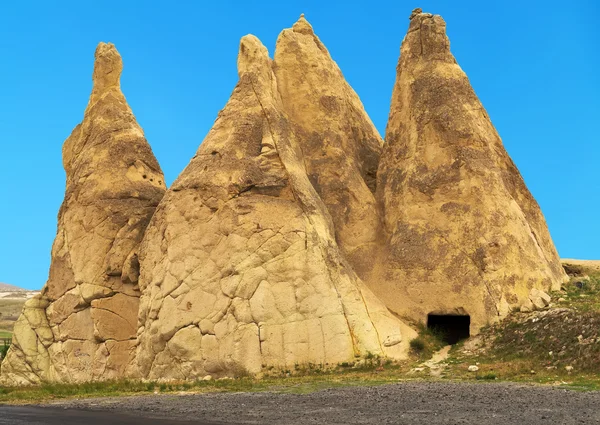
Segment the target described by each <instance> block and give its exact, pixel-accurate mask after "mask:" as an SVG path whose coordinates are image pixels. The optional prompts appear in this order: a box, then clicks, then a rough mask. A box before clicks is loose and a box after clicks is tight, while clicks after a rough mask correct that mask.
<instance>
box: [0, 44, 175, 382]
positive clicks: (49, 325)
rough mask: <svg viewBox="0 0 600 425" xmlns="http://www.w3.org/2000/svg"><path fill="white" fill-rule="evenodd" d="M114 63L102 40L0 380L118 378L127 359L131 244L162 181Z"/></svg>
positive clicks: (133, 307)
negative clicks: (30, 291) (49, 243)
mask: <svg viewBox="0 0 600 425" xmlns="http://www.w3.org/2000/svg"><path fill="white" fill-rule="evenodd" d="M121 70H122V61H121V57H120V56H119V53H118V52H117V50H116V49H115V47H114V46H113V45H112V44H104V43H100V45H99V46H98V48H97V49H96V61H95V65H94V75H93V84H94V85H93V91H92V95H91V97H90V101H89V104H88V106H87V108H86V111H85V114H84V119H83V122H82V123H81V124H79V125H78V126H77V127H76V128H75V129H74V130H73V132H72V134H71V136H70V137H69V138H68V139H67V140H66V141H65V143H64V146H63V165H64V168H65V171H66V175H67V183H66V193H65V199H64V202H63V204H62V206H61V209H60V212H59V216H58V232H57V236H56V239H55V241H54V245H53V247H52V262H51V266H50V276H49V279H48V282H47V283H46V285H45V286H44V288H43V290H42V292H41V295H39V296H38V297H35V298H33V299H31V300H29V301H27V303H26V304H25V307H24V309H23V313H22V315H21V317H20V318H19V320H18V321H17V323H16V325H15V333H14V338H13V345H12V347H11V348H10V350H9V352H8V355H7V357H6V359H5V360H4V361H3V363H2V369H1V380H2V382H3V383H8V384H24V383H36V382H40V381H58V382H81V381H89V380H95V379H117V378H121V377H122V376H123V375H124V374H125V372H126V368H127V367H128V365H130V364H131V362H132V360H133V355H134V354H135V350H134V349H133V348H134V343H135V337H136V330H137V312H138V304H139V288H138V285H137V281H138V275H139V262H138V245H139V243H140V241H141V239H142V236H143V233H144V230H145V228H146V226H147V224H148V221H149V220H150V217H151V216H152V214H153V213H154V210H155V208H156V206H157V205H158V202H159V201H160V199H161V198H162V196H163V195H164V192H165V183H164V179H163V175H162V172H161V169H160V167H159V165H158V162H157V161H156V159H155V157H154V155H153V154H152V150H151V149H150V146H149V145H148V143H147V142H146V139H145V138H144V133H143V131H142V129H141V128H140V126H139V125H138V124H137V122H136V120H135V117H134V115H133V113H132V112H131V109H130V108H129V106H128V105H127V102H126V100H125V97H124V96H123V94H122V92H121V89H120V85H119V78H120V75H121Z"/></svg>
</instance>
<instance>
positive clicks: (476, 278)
mask: <svg viewBox="0 0 600 425" xmlns="http://www.w3.org/2000/svg"><path fill="white" fill-rule="evenodd" d="M376 200H377V203H378V204H379V205H380V208H381V210H380V214H381V216H382V219H383V228H382V232H381V240H380V246H381V251H380V253H378V254H377V255H375V256H374V257H373V258H374V260H373V261H374V262H375V265H374V266H373V267H372V270H371V271H370V273H368V276H366V277H364V280H365V282H366V283H367V284H368V285H369V287H370V288H371V289H373V291H374V292H375V294H376V295H377V296H378V297H379V298H380V299H381V300H383V301H384V302H385V304H386V306H387V307H388V308H389V309H390V310H391V311H393V312H394V313H396V314H397V315H399V316H401V317H407V318H409V319H412V320H414V321H417V322H423V323H424V322H426V320H427V316H428V314H437V315H445V314H467V315H469V316H470V318H471V321H470V327H471V334H475V333H477V332H478V330H479V329H480V328H481V327H482V326H484V325H487V324H490V323H493V322H495V321H497V320H499V319H501V318H503V317H505V316H506V315H507V314H508V313H509V312H510V311H511V310H518V309H519V308H520V306H521V305H523V304H524V303H525V302H526V301H527V300H528V298H529V293H530V290H531V289H532V288H535V289H537V290H540V291H549V290H556V289H559V288H560V284H561V283H562V282H564V281H565V280H566V279H567V277H566V275H565V273H564V271H563V268H562V266H561V263H560V260H559V257H558V254H557V252H556V249H555V247H554V244H553V242H552V239H551V237H550V234H549V232H548V228H547V225H546V222H545V219H544V217H543V215H542V213H541V211H540V208H539V206H538V204H537V202H536V201H535V199H534V198H533V196H532V195H531V193H530V192H529V191H528V189H527V187H526V186H525V183H524V182H523V179H522V177H521V175H520V174H519V171H518V170H517V168H516V166H515V165H514V163H513V162H512V160H511V159H510V157H509V155H508V154H507V152H506V150H505V149H504V147H503V145H502V141H501V139H500V137H499V135H498V133H497V132H496V129H495V128H494V127H493V125H492V123H491V121H490V118H489V116H488V114H487V112H486V111H485V109H484V108H483V105H482V104H481V102H480V101H479V99H478V98H477V95H476V94H475V92H474V91H473V88H472V87H471V85H470V83H469V80H468V78H467V76H466V75H465V73H464V72H463V71H462V69H461V68H460V67H459V65H458V64H457V63H456V60H455V58H454V56H453V55H452V53H451V52H450V42H449V40H448V37H447V36H446V23H445V22H444V20H443V19H442V18H441V17H440V16H438V15H435V16H434V15H431V14H427V13H420V11H419V10H416V11H415V12H413V14H412V15H411V21H410V25H409V29H408V32H407V34H406V37H405V38H404V41H403V42H402V47H401V51H400V59H399V62H398V67H397V76H396V83H395V86H394V91H393V95H392V103H391V108H390V115H389V121H388V125H387V129H386V135H385V144H384V149H383V152H382V155H381V158H380V162H379V168H378V172H377V191H376Z"/></svg>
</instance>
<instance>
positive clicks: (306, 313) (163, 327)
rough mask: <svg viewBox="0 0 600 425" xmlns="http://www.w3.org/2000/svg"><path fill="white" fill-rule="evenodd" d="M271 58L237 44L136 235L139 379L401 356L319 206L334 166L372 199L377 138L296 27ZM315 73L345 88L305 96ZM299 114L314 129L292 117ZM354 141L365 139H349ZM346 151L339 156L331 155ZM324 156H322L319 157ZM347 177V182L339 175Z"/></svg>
mask: <svg viewBox="0 0 600 425" xmlns="http://www.w3.org/2000/svg"><path fill="white" fill-rule="evenodd" d="M277 49H278V51H277V52H276V54H275V58H276V64H273V63H272V61H271V59H269V57H268V53H267V50H266V48H265V47H264V46H263V45H262V44H261V43H260V42H259V41H258V39H256V38H255V37H253V36H246V37H244V38H243V39H242V41H241V44H240V50H239V56H238V72H239V77H240V79H239V82H238V84H237V86H236V87H235V89H234V91H233V94H232V95H231V98H230V100H229V102H228V103H227V105H226V106H225V108H224V109H223V110H222V111H221V112H220V113H219V116H218V118H217V120H216V122H215V125H214V127H213V128H212V129H211V130H210V132H209V134H208V135H207V137H206V139H205V140H204V141H203V142H202V145H201V146H200V148H199V150H198V152H197V154H196V156H195V157H194V158H193V159H192V161H191V163H190V164H189V165H188V167H187V168H186V169H185V170H184V172H183V173H182V174H181V175H180V176H179V178H178V179H177V180H176V181H175V182H174V183H173V186H172V187H171V188H170V190H169V191H168V192H167V194H166V196H165V197H164V199H163V200H162V202H161V203H160V205H159V207H158V208H157V211H156V214H155V216H154V217H153V219H152V221H151V223H150V225H149V226H148V230H147V232H146V235H145V237H144V241H143V244H142V256H141V267H142V268H141V277H140V287H141V289H142V298H141V304H140V329H139V331H138V335H139V347H138V356H137V361H138V365H139V368H140V375H141V376H142V377H147V378H151V379H156V378H167V379H181V378H194V377H202V376H203V375H207V374H208V375H212V376H215V377H218V376H225V375H229V376H231V375H236V374H240V373H246V372H250V373H256V372H260V371H261V368H262V367H263V366H282V367H283V366H287V367H289V366H292V365H294V364H296V363H300V364H302V363H308V362H312V363H323V364H336V363H338V362H342V361H352V360H354V359H355V358H356V356H363V355H366V354H367V353H369V352H370V353H374V354H379V355H384V356H388V357H392V358H401V357H402V356H403V355H405V354H406V352H407V343H408V341H409V340H410V338H411V337H412V336H413V335H414V332H413V331H411V330H410V329H409V328H407V327H405V326H404V325H403V324H402V323H401V322H400V321H398V320H397V319H396V318H394V317H393V316H392V315H391V314H390V313H389V312H388V311H387V309H386V308H385V307H384V305H383V303H381V302H380V301H379V300H377V299H376V298H375V297H374V296H373V294H372V293H371V291H370V290H368V289H367V288H366V287H365V286H364V284H363V283H362V282H361V280H360V279H359V278H358V276H357V275H356V274H355V273H354V271H353V270H352V267H351V266H350V264H349V263H348V262H347V261H346V260H345V258H344V256H343V253H342V250H341V249H340V247H339V245H338V243H337V242H336V227H335V222H336V218H338V219H339V217H340V212H337V211H334V212H333V213H332V212H331V211H330V210H329V208H328V207H331V206H332V205H333V206H334V208H332V209H335V207H337V206H338V205H339V207H340V208H342V207H343V204H340V200H338V199H335V194H334V193H333V181H334V176H332V175H331V174H329V173H332V172H334V169H336V168H337V167H339V168H340V169H339V170H338V172H339V173H342V174H343V175H344V178H345V179H346V180H342V182H344V181H351V182H352V183H351V184H352V185H354V186H356V187H357V189H353V190H363V189H364V190H365V191H366V192H367V193H368V194H369V195H370V196H371V199H372V195H371V192H370V191H369V189H368V186H367V185H366V184H365V182H364V178H369V177H368V173H369V172H370V173H371V174H372V172H373V166H374V165H373V164H376V163H377V161H376V158H375V159H373V158H372V157H376V156H377V152H378V149H379V143H380V141H379V138H378V136H377V133H376V131H375V130H374V128H373V126H372V124H371V122H370V120H369V119H368V117H367V116H366V114H365V112H364V110H363V108H362V105H361V104H360V102H359V101H358V98H357V96H356V94H355V93H354V92H353V91H352V90H351V89H350V88H349V87H348V86H347V84H346V83H345V81H343V77H342V75H341V73H340V72H339V69H338V68H337V66H336V65H335V63H334V62H333V61H332V59H331V58H330V56H329V54H327V51H326V50H325V49H324V47H323V46H322V45H321V44H320V42H319V41H318V39H317V38H316V37H315V36H314V34H313V33H312V29H311V28H310V26H309V24H308V23H307V22H306V20H305V19H304V18H301V19H300V20H299V21H298V22H297V23H296V24H295V25H294V28H293V29H291V30H286V31H284V32H283V33H282V35H281V36H280V38H279V41H278V44H277ZM288 49H295V51H296V53H297V55H296V54H294V53H293V52H292V51H291V50H288ZM281 50H284V51H283V52H282V51H281ZM278 60H279V62H278V63H277V61H278ZM304 62H308V63H310V64H311V65H312V66H311V67H308V68H306V67H305V66H303V65H304ZM279 66H281V68H279ZM278 68H279V69H278ZM274 69H276V72H274ZM313 73H315V75H312V74H313ZM322 73H324V74H325V75H326V76H327V78H328V79H330V81H331V86H332V88H333V89H336V88H342V89H343V90H340V91H336V92H335V95H333V94H332V95H331V96H330V97H327V95H326V93H327V89H326V88H324V87H320V86H318V87H317V83H318V75H321V74H322ZM311 84H314V86H312V88H311ZM302 90H306V91H307V93H305V94H302ZM280 94H281V95H280ZM304 95H306V96H307V97H308V99H305V100H302V101H300V100H299V97H302V96H304ZM313 99H314V100H316V105H315V104H313ZM323 102H324V103H325V104H323ZM327 102H329V103H327ZM337 103H339V104H340V105H341V107H339V108H337V107H335V106H331V105H336V104H337ZM328 105H329V106H328ZM296 108H299V109H298V111H300V112H297V114H296ZM328 108H329V109H328ZM302 111H307V114H308V115H307V116H308V117H312V118H314V121H313V120H311V119H308V120H307V119H304V118H300V116H302ZM328 114H332V115H328ZM342 118H343V119H345V120H348V122H345V123H340V122H338V119H342ZM350 118H352V121H349V119H350ZM353 128H354V130H353ZM353 132H354V133H355V134H366V135H368V136H369V138H368V139H366V140H364V141H363V140H362V139H361V138H360V137H357V136H355V137H354V138H350V139H347V135H348V134H352V133H353ZM320 140H328V142H327V143H328V144H329V145H330V146H327V145H325V146H320V145H318V143H317V141H320ZM344 143H345V144H347V146H348V149H349V152H350V158H343V157H342V155H341V152H339V150H340V149H341V148H342V146H343V144H344ZM361 143H362V144H363V145H361ZM328 149H330V150H331V151H333V152H334V153H333V155H332V156H331V157H330V156H328V155H322V152H327V153H328V152H329V150H328ZM365 152H366V154H365ZM307 153H308V154H307ZM317 155H318V156H320V157H321V158H319V159H318V160H319V161H320V162H321V165H322V167H317V166H316V161H317V158H316V156H317ZM363 155H365V156H366V157H367V158H363V157H362V156H363ZM367 170H370V171H367ZM353 171H358V174H357V176H349V174H350V173H351V172H353ZM311 172H312V173H313V174H311ZM311 177H312V178H311ZM315 180H318V181H320V182H323V184H322V185H321V188H322V189H321V190H322V191H323V192H325V193H327V196H329V198H328V202H326V201H324V200H323V199H322V198H321V197H320V193H319V190H318V189H315V187H314V186H313V183H314V182H315ZM371 182H372V175H371ZM354 186H353V188H354ZM342 190H346V191H348V190H349V189H347V188H346V186H345V185H343V188H342ZM327 196H325V197H326V198H327ZM344 196H349V195H344ZM358 201H359V200H358ZM358 201H357V202H358ZM358 209H359V208H358V207H357V210H358ZM332 217H334V218H332ZM352 224H353V225H355V223H352ZM342 232H346V234H347V235H348V238H350V239H351V238H353V237H355V236H354V235H353V233H352V231H351V230H350V231H346V230H343V231H342ZM357 233H360V231H357ZM369 238H372V236H368V237H366V238H364V239H365V240H369ZM357 239H359V240H360V237H357ZM351 240H352V239H351ZM360 243H362V242H359V243H357V245H359V244H360Z"/></svg>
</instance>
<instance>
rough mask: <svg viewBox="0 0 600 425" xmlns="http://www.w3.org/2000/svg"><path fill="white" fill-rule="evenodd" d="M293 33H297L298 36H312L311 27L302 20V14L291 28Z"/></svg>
mask: <svg viewBox="0 0 600 425" xmlns="http://www.w3.org/2000/svg"><path fill="white" fill-rule="evenodd" d="M292 29H293V30H294V32H298V33H300V34H308V35H314V34H315V32H314V31H313V27H312V26H311V25H310V24H309V23H308V21H307V20H306V18H304V13H303V14H301V15H300V18H299V19H298V21H296V23H295V24H294V25H293V26H292Z"/></svg>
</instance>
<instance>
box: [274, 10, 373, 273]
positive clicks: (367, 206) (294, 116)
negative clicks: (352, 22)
mask: <svg viewBox="0 0 600 425" xmlns="http://www.w3.org/2000/svg"><path fill="white" fill-rule="evenodd" d="M273 69H274V72H275V76H276V78H277V82H278V88H279V93H280V95H281V99H282V103H283V108H284V110H285V113H286V115H287V116H288V117H289V118H290V122H292V123H293V125H294V131H295V133H296V134H298V135H299V140H300V149H301V151H302V154H303V159H304V163H305V165H306V169H307V172H308V177H309V179H310V181H311V183H312V185H313V187H314V188H315V190H316V191H317V193H318V194H319V196H320V197H321V199H322V200H323V202H324V203H325V206H326V207H327V210H328V211H329V213H330V215H331V218H332V220H333V224H334V227H335V234H336V239H337V241H338V243H339V245H340V247H341V248H342V251H343V252H344V254H345V255H346V257H347V258H348V259H349V260H350V262H351V264H352V266H353V268H354V270H355V271H356V272H358V273H359V276H361V277H362V275H363V271H364V270H365V269H368V268H370V267H371V265H372V262H371V258H370V257H371V251H372V249H373V247H374V245H375V241H376V239H377V235H378V233H379V231H380V229H379V226H380V219H379V216H378V213H377V207H376V203H375V196H374V193H375V183H376V174H377V167H378V164H379V156H380V155H381V147H382V144H383V141H382V140H381V137H380V136H379V134H378V132H377V130H376V129H375V126H374V125H373V123H372V122H371V120H370V118H369V116H368V115H367V113H366V112H365V110H364V107H363V105H362V103H361V101H360V99H359V98H358V95H357V94H356V93H355V92H354V90H353V89H352V87H350V85H349V84H348V83H347V82H346V80H345V79H344V76H343V75H342V72H341V71H340V69H339V67H338V66H337V64H336V63H335V62H334V61H333V59H332V58H331V56H330V55H329V52H328V51H327V49H326V48H325V46H324V45H323V43H321V41H320V40H319V38H318V37H317V36H316V35H315V33H314V31H313V29H312V27H311V26H310V24H309V23H308V22H307V21H306V19H304V17H301V18H300V19H299V20H298V22H296V23H295V24H294V26H293V28H290V29H286V30H284V31H283V32H282V33H281V34H280V36H279V38H278V40H277V46H276V50H275V57H274V68H273Z"/></svg>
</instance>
